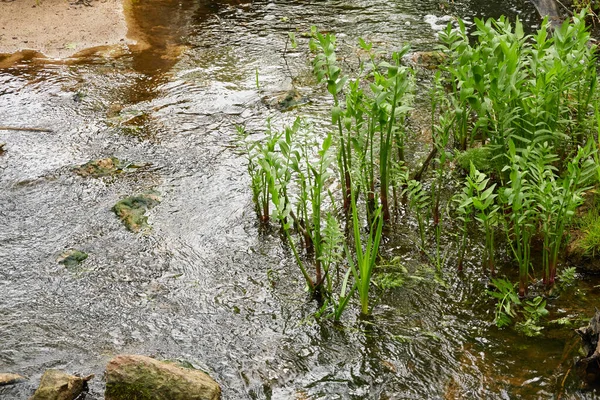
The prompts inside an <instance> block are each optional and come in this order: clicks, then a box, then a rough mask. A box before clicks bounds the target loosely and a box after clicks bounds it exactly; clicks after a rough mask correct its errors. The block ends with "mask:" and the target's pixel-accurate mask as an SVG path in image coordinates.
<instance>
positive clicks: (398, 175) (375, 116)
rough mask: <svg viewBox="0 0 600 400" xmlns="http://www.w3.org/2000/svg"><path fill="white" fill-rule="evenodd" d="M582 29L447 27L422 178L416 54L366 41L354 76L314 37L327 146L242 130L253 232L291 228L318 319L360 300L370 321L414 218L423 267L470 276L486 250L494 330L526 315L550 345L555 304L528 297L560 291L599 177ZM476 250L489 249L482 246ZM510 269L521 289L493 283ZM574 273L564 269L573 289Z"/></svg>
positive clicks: (296, 130) (308, 138)
mask: <svg viewBox="0 0 600 400" xmlns="http://www.w3.org/2000/svg"><path fill="white" fill-rule="evenodd" d="M585 17H586V14H585V13H584V12H582V13H580V14H579V15H576V16H574V17H573V18H572V20H571V21H567V22H565V23H564V24H562V25H561V26H559V27H557V28H556V29H555V30H554V31H553V32H552V34H550V27H549V23H548V21H544V22H543V24H542V26H541V28H540V29H539V30H538V31H537V33H535V34H534V35H525V34H524V32H523V26H522V24H521V23H520V22H519V21H518V20H517V21H515V22H514V23H511V22H509V21H508V20H507V19H506V18H503V17H502V18H500V19H498V20H494V19H489V20H486V21H483V20H475V24H474V26H473V27H472V29H471V28H469V29H470V30H471V32H470V33H469V32H468V29H467V27H466V25H465V24H464V23H463V22H462V21H458V25H457V26H458V27H457V28H456V25H455V26H454V27H453V26H452V25H451V24H449V25H448V27H447V28H446V29H445V30H444V31H442V32H440V35H439V38H440V42H441V48H440V50H439V51H440V52H439V54H438V55H437V57H436V59H437V60H439V61H440V65H439V66H438V68H437V71H436V72H435V73H434V74H433V78H432V89H431V95H430V99H431V126H430V132H431V142H430V143H431V150H430V152H429V155H428V156H427V157H426V159H424V160H423V161H422V162H421V163H420V165H419V166H418V167H412V168H410V167H409V164H408V163H407V162H406V160H405V151H406V146H405V143H406V142H407V137H408V135H409V129H408V128H407V118H408V117H409V116H410V114H411V112H412V111H413V98H414V96H415V74H416V73H415V71H414V70H413V69H412V68H410V67H409V66H406V65H405V63H404V61H403V60H404V59H405V58H406V57H405V56H406V55H407V54H408V52H409V47H408V46H405V47H403V48H402V49H401V50H399V51H397V52H394V53H393V54H392V55H391V57H387V58H385V57H383V58H382V57H381V56H380V55H379V54H378V53H377V52H375V51H374V50H373V46H372V45H371V44H368V43H366V42H364V41H363V40H362V39H361V40H359V46H360V51H361V52H362V53H361V54H367V55H368V57H366V61H362V62H361V64H360V68H359V69H358V73H356V74H354V75H353V76H349V75H347V74H345V73H344V71H343V70H342V68H341V67H340V65H339V63H338V57H337V55H336V38H335V36H334V35H333V34H323V33H320V32H319V31H318V30H317V29H315V28H313V29H312V31H311V38H312V39H311V41H310V48H311V50H312V52H313V53H314V60H313V70H314V75H315V76H316V78H317V80H318V81H319V82H320V83H323V84H324V85H325V86H326V88H327V91H328V93H329V94H330V95H331V97H332V100H333V107H332V109H331V122H332V128H333V129H332V132H331V133H330V134H328V135H327V136H326V137H324V138H323V137H318V135H314V134H313V133H312V131H311V126H310V124H308V123H306V122H304V121H302V120H300V119H298V120H296V121H295V123H294V124H293V125H291V126H289V127H286V128H285V129H283V130H282V131H277V130H275V129H273V128H272V127H271V124H270V123H269V124H268V125H267V130H266V132H265V135H264V138H263V139H261V140H250V137H249V135H248V133H247V132H246V131H245V130H244V129H243V128H241V127H240V128H239V135H240V141H239V143H240V145H241V146H242V147H243V149H244V152H245V154H246V155H247V158H248V173H249V175H250V178H251V186H252V193H253V200H254V204H255V206H256V213H257V215H258V218H259V219H260V221H261V222H262V223H265V224H266V223H269V222H270V221H272V220H274V221H276V222H277V223H278V224H279V225H280V226H281V229H282V232H283V234H284V237H285V240H286V242H287V245H288V246H289V247H290V249H291V251H292V253H293V254H294V257H295V260H296V262H297V264H298V266H299V268H300V271H301V273H302V275H303V277H304V280H305V281H306V285H307V287H308V289H309V291H310V293H311V294H312V295H313V296H314V298H316V299H317V300H319V304H320V305H321V308H320V309H319V310H318V312H317V313H316V314H317V316H320V317H324V316H331V317H333V318H334V319H336V320H338V319H339V318H340V317H341V315H342V313H343V312H344V310H345V309H346V308H347V307H348V305H349V304H351V303H352V301H351V300H352V298H353V297H354V295H355V293H356V294H357V295H358V296H357V297H358V299H359V301H360V304H361V313H362V314H364V315H368V314H369V313H370V312H371V306H370V303H369V289H370V287H371V286H372V285H373V282H372V281H373V276H374V267H375V266H376V265H377V264H378V263H379V262H380V259H379V247H380V245H381V243H382V241H383V240H384V239H385V235H386V234H387V232H391V230H393V228H394V224H396V223H399V221H401V220H403V219H407V218H411V220H412V221H416V226H417V227H418V233H417V235H416V237H417V238H418V239H417V243H415V244H416V245H417V246H418V248H419V249H420V253H421V255H422V257H423V258H424V260H426V261H428V262H430V263H431V264H432V265H434V266H435V267H436V270H437V271H438V272H439V273H441V272H443V271H448V270H452V269H453V268H455V269H456V270H457V271H461V270H462V269H463V264H464V260H465V257H466V255H467V253H468V252H477V257H479V258H480V259H481V265H482V272H483V273H485V274H487V275H488V276H490V278H491V284H490V288H495V289H494V290H490V291H489V292H490V294H492V296H493V297H495V298H497V299H498V305H497V312H496V314H495V315H496V323H497V324H498V325H499V326H504V325H507V324H508V323H510V321H511V319H512V318H513V317H515V316H517V313H516V312H515V309H516V308H519V307H520V308H521V313H522V315H525V316H526V317H527V321H526V324H529V325H531V326H530V327H529V329H528V330H527V331H528V332H530V333H531V332H533V334H535V333H536V332H537V331H539V329H537V328H536V326H535V323H536V322H537V321H538V320H539V319H540V317H542V316H544V315H545V314H547V311H546V310H545V304H546V300H545V299H544V298H543V296H536V297H535V298H531V299H526V297H527V296H528V289H529V288H530V287H531V286H532V285H533V284H536V283H540V284H541V283H543V284H544V285H545V288H546V289H548V290H550V289H551V288H552V286H553V285H554V284H555V281H556V279H557V274H558V272H557V270H558V267H559V265H562V264H561V261H562V259H563V257H564V252H565V248H566V242H567V238H568V231H569V227H570V224H571V223H572V220H573V218H574V216H575V214H576V211H577V210H578V208H579V207H580V206H581V205H582V204H583V203H584V199H585V196H586V194H588V193H590V192H591V191H592V190H593V188H594V187H595V186H596V185H597V184H598V179H599V176H600V169H599V165H600V164H599V161H600V159H599V153H598V145H599V142H598V135H599V132H600V111H599V104H600V103H599V98H598V95H597V90H596V88H597V70H596V56H595V52H596V47H595V46H594V45H590V35H589V32H588V30H587V28H586V25H585V22H584V19H585ZM449 188H453V189H449ZM449 191H450V192H451V193H448V192H449ZM452 191H454V192H452ZM457 226H458V227H459V232H460V233H459V234H458V235H456V234H455V233H453V230H455V228H456V227H457ZM451 227H453V228H452V229H450V228H451ZM451 232H452V233H451ZM479 233H481V234H482V235H479ZM478 236H481V237H482V238H483V242H484V243H483V244H482V246H473V245H472V244H473V243H476V242H477V237H478ZM507 255H508V256H507ZM471 256H472V255H471ZM471 258H472V257H471ZM498 258H502V261H501V262H498V261H497V259H498ZM511 268H512V269H514V270H515V271H518V284H513V283H512V282H510V280H508V279H501V278H497V277H495V276H496V274H503V275H506V276H508V277H511V276H512V275H513V274H512V271H511ZM572 275H573V270H572V269H566V268H565V279H568V277H569V276H572ZM539 278H541V279H540V280H539V281H538V279H539ZM540 284H538V285H537V286H536V292H537V293H539V291H540V290H539V287H540V286H541V285H540ZM536 329H537V330H536Z"/></svg>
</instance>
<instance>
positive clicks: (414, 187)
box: [403, 179, 431, 251]
mask: <svg viewBox="0 0 600 400" xmlns="http://www.w3.org/2000/svg"><path fill="white" fill-rule="evenodd" d="M403 193H404V194H406V195H407V196H408V202H409V207H410V208H411V209H412V210H413V211H414V212H415V214H416V218H417V224H418V226H419V237H420V239H421V250H422V251H425V249H426V248H427V247H426V236H425V233H426V232H425V219H426V218H427V215H426V210H427V209H428V208H429V205H430V204H431V198H430V196H429V194H428V193H427V191H425V190H424V189H423V185H422V184H421V182H418V181H416V180H414V179H411V180H409V181H408V182H407V183H406V188H405V189H404V191H403Z"/></svg>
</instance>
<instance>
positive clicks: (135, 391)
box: [104, 355, 221, 400]
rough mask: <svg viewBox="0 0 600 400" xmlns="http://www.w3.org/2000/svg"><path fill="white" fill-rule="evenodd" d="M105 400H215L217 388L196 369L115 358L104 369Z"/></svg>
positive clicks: (136, 357) (136, 358) (140, 358)
mask: <svg viewBox="0 0 600 400" xmlns="http://www.w3.org/2000/svg"><path fill="white" fill-rule="evenodd" d="M104 396H105V399H106V400H131V399H136V400H218V399H220V398H221V388H220V387H219V384H218V383H217V382H215V381H214V380H213V379H212V378H211V377H210V376H208V375H207V374H205V373H204V372H202V371H199V370H196V369H189V368H182V367H180V366H178V365H176V364H174V363H171V362H166V361H158V360H155V359H153V358H150V357H145V356H139V355H119V356H116V357H115V358H113V359H112V360H110V362H109V363H108V365H107V366H106V392H105V394H104Z"/></svg>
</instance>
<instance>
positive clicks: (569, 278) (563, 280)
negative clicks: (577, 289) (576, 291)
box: [558, 267, 577, 287]
mask: <svg viewBox="0 0 600 400" xmlns="http://www.w3.org/2000/svg"><path fill="white" fill-rule="evenodd" d="M575 279H577V268H575V267H569V268H565V269H563V270H562V271H561V273H560V274H559V275H558V281H559V282H560V286H561V287H567V286H572V285H573V283H574V282H575Z"/></svg>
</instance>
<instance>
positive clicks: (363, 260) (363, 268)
mask: <svg viewBox="0 0 600 400" xmlns="http://www.w3.org/2000/svg"><path fill="white" fill-rule="evenodd" d="M352 228H353V233H354V250H355V256H356V263H354V261H353V260H352V258H351V257H348V263H349V264H350V268H351V269H352V273H353V274H354V279H355V280H356V286H357V290H358V296H359V298H360V304H361V312H362V314H363V315H369V313H370V309H369V289H370V286H371V277H372V274H373V268H374V267H375V264H376V262H377V255H378V254H379V243H380V242H381V232H382V228H383V216H382V215H381V208H379V209H377V210H376V212H375V216H374V218H373V223H372V224H371V226H370V229H369V232H368V234H367V239H366V241H365V248H364V249H363V245H362V239H361V235H360V227H359V221H358V212H357V210H356V202H355V201H352Z"/></svg>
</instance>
